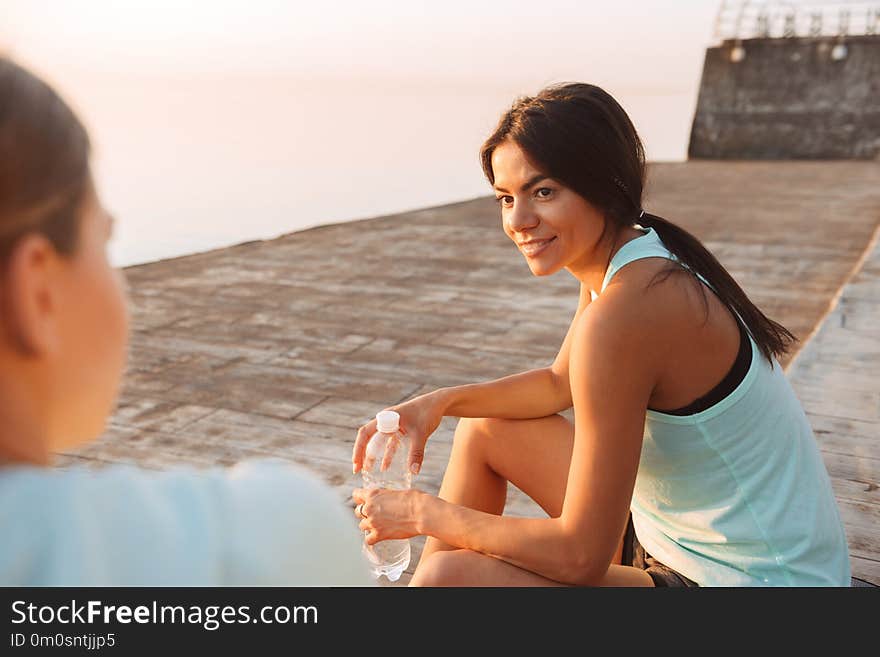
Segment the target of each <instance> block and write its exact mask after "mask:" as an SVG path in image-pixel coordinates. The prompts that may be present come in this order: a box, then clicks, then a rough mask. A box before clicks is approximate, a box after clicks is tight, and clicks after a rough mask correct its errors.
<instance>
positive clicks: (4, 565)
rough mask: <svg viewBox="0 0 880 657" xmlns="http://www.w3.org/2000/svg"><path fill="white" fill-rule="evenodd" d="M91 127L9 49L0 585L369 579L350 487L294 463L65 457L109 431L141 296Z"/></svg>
mask: <svg viewBox="0 0 880 657" xmlns="http://www.w3.org/2000/svg"><path fill="white" fill-rule="evenodd" d="M89 154H90V144H89V137H88V135H87V133H86V130H85V129H84V127H83V125H82V123H81V122H80V121H79V120H78V119H77V117H76V116H75V115H74V114H73V112H72V111H71V109H70V108H69V107H68V106H67V105H66V104H65V103H64V101H63V100H62V99H61V98H60V97H59V96H58V94H57V93H56V92H55V91H54V90H53V89H52V88H51V87H50V86H48V85H47V84H45V83H44V82H43V81H41V80H40V79H38V78H37V77H36V76H34V75H32V74H31V73H29V72H28V71H26V70H25V69H23V68H22V67H20V66H18V65H17V64H16V63H14V62H12V61H10V60H9V59H6V58H0V304H2V308H0V371H2V375H0V534H2V535H3V537H4V539H3V541H2V542H0V585H83V586H88V585H93V586H102V585H104V586H106V585H244V584H251V585H262V584H272V585H366V584H369V583H370V582H371V580H370V579H369V578H368V576H367V568H366V564H365V563H364V561H363V559H362V557H361V554H360V534H359V532H358V531H357V530H356V528H355V523H354V522H353V521H352V520H351V517H350V514H348V513H346V512H345V510H344V508H343V506H342V504H341V503H340V502H339V500H337V498H336V496H335V495H334V494H333V492H332V491H330V490H329V489H328V487H326V485H324V484H323V483H322V482H321V481H319V480H318V479H317V478H315V477H313V476H311V475H309V474H308V473H306V472H304V471H303V470H301V469H298V468H295V467H292V466H291V465H289V464H285V463H281V462H271V461H266V462H252V463H248V464H240V465H239V466H236V467H234V468H232V469H230V470H224V469H219V468H217V469H211V470H204V471H194V470H187V469H176V470H170V471H167V472H161V473H154V472H145V471H142V470H139V469H136V468H131V467H123V466H110V467H107V468H104V469H102V470H97V471H89V470H80V469H70V470H55V469H52V468H51V467H49V466H51V463H52V454H53V453H55V452H58V451H62V450H68V449H72V448H75V447H77V446H79V445H82V444H85V443H88V442H89V441H91V440H94V439H95V438H96V437H97V436H99V435H100V434H101V433H102V431H103V430H104V426H105V423H106V421H107V418H108V416H109V414H110V413H111V411H112V409H113V406H114V402H115V399H116V396H117V392H118V390H119V383H120V379H121V375H122V372H123V368H124V364H125V354H126V346H127V337H128V312H127V309H126V294H125V283H124V280H123V277H122V274H121V272H119V271H117V270H114V269H113V267H111V265H110V263H109V261H108V257H107V242H108V240H109V239H110V236H111V233H112V230H113V218H112V217H111V216H110V215H109V214H108V212H107V211H106V210H105V209H104V208H103V207H102V205H101V202H100V199H99V196H98V194H97V192H96V189H95V186H94V184H93V180H92V176H91V172H90V168H89Z"/></svg>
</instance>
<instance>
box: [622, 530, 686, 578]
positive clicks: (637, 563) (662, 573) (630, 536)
mask: <svg viewBox="0 0 880 657" xmlns="http://www.w3.org/2000/svg"><path fill="white" fill-rule="evenodd" d="M620 563H621V564H622V565H624V566H633V567H635V568H641V569H642V570H644V571H645V572H646V573H648V574H649V575H650V576H651V579H652V580H654V586H699V584H697V583H696V582H692V581H691V580H689V579H688V578H687V577H685V576H684V575H682V574H681V573H677V572H675V571H674V570H672V568H670V567H669V566H665V565H663V564H662V563H660V562H659V561H657V560H656V559H655V558H654V557H652V556H651V555H650V554H648V553H647V552H645V548H643V547H642V545H641V544H640V543H639V539H638V538H636V532H635V528H634V527H633V521H632V515H631V514H630V516H629V519H628V520H627V521H626V532H625V533H624V534H623V558H622V559H621V560H620Z"/></svg>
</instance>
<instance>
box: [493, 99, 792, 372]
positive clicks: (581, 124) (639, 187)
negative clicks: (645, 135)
mask: <svg viewBox="0 0 880 657" xmlns="http://www.w3.org/2000/svg"><path fill="white" fill-rule="evenodd" d="M507 139H511V140H513V141H514V142H515V143H516V144H517V145H518V146H519V147H520V148H522V149H523V150H524V151H525V152H526V153H527V154H528V156H529V158H530V159H531V160H532V161H533V163H534V164H535V166H537V167H538V168H539V169H541V170H542V171H543V172H544V173H546V174H547V175H548V176H550V177H551V178H554V179H555V180H558V181H559V182H561V183H562V184H564V185H565V186H567V187H569V188H570V189H572V190H574V191H575V192H577V193H578V194H580V195H581V196H582V197H583V198H585V199H586V200H587V201H588V202H589V203H590V204H591V205H593V206H594V207H595V208H597V209H598V210H599V211H601V212H602V214H603V215H604V216H605V217H606V219H607V222H606V231H607V230H609V229H610V230H611V231H612V232H613V235H612V238H613V239H616V237H617V234H619V232H620V231H621V230H623V229H624V228H626V227H627V226H632V225H634V224H636V223H638V224H640V225H642V226H644V227H645V228H648V227H650V228H653V229H654V230H655V231H656V232H657V235H658V236H659V237H660V239H661V240H662V241H663V243H664V244H665V245H666V248H668V249H669V251H670V252H672V253H673V254H674V255H675V256H676V257H677V258H678V259H679V260H680V261H681V263H683V264H684V265H685V266H686V267H687V269H689V270H690V271H691V272H692V273H695V274H699V275H701V276H702V277H703V278H705V279H706V280H707V281H708V282H709V284H710V285H711V286H712V287H713V288H714V290H715V292H716V294H717V295H718V298H719V299H720V300H721V301H722V303H724V304H725V305H726V306H727V307H728V308H729V309H730V310H732V311H735V312H736V313H738V314H739V316H740V317H742V319H743V322H745V325H746V327H747V328H748V330H749V332H750V333H751V335H752V337H753V338H754V340H755V342H756V343H757V345H758V347H759V348H760V350H761V353H763V354H764V356H765V357H766V358H767V360H768V361H770V363H771V364H772V362H773V356H781V355H782V354H784V353H785V352H786V351H787V350H788V348H789V346H790V345H791V343H793V342H794V341H795V340H796V338H795V337H794V335H792V334H791V333H790V332H789V331H788V330H787V329H786V328H785V327H784V326H782V325H781V324H778V323H777V322H774V321H773V320H771V319H768V318H767V317H766V316H765V315H764V314H763V313H762V312H761V311H760V310H758V308H757V307H756V306H755V305H754V304H753V303H752V302H751V301H750V300H749V298H748V296H747V295H746V293H745V292H744V291H743V289H742V288H741V287H740V286H739V285H738V284H737V282H736V281H735V280H733V277H732V276H731V275H730V274H729V273H728V272H727V270H726V269H725V268H724V267H723V266H722V265H721V263H719V262H718V260H717V259H716V258H715V256H713V255H712V254H711V253H710V252H709V250H708V249H706V247H705V246H703V245H702V243H701V242H700V241H699V240H698V239H697V238H696V237H694V236H693V235H691V234H690V233H689V232H687V231H686V230H684V229H683V228H680V227H679V226H676V225H675V224H673V223H672V222H670V221H667V220H666V219H663V218H662V217H658V216H656V215H653V214H648V213H642V194H643V190H644V186H645V175H646V167H645V151H644V147H643V146H642V142H641V139H639V136H638V133H637V132H636V129H635V127H634V126H633V124H632V121H630V119H629V117H628V116H627V114H626V112H625V111H624V110H623V108H622V107H621V106H620V105H619V104H618V103H617V101H616V100H614V98H612V97H611V96H610V95H609V94H608V93H607V92H605V91H604V90H602V89H600V88H599V87H596V86H594V85H590V84H581V83H573V84H564V85H559V86H553V87H548V88H547V89H544V90H543V91H541V92H540V93H539V94H538V95H537V96H533V97H524V98H521V99H519V100H517V101H516V102H515V103H514V104H513V106H512V107H511V108H510V109H509V110H508V111H507V112H506V113H505V114H504V115H503V116H502V117H501V120H500V121H499V123H498V127H497V128H496V129H495V132H493V133H492V135H491V136H490V137H489V138H488V139H487V140H486V142H485V143H484V144H483V147H482V149H481V150H480V161H481V163H482V166H483V172H484V173H485V174H486V177H487V178H488V179H489V182H490V183H492V184H494V183H495V175H494V172H493V171H492V153H493V152H494V150H495V148H497V147H498V145H499V144H501V143H502V142H504V141H505V140H507ZM603 237H604V235H603ZM670 271H681V269H680V267H679V266H678V265H674V266H673V267H672V268H671V270H670ZM700 289H701V290H702V292H703V294H704V295H705V294H706V291H705V288H704V286H702V285H701V286H700ZM704 298H705V297H704Z"/></svg>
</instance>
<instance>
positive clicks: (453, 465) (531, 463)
mask: <svg viewBox="0 0 880 657" xmlns="http://www.w3.org/2000/svg"><path fill="white" fill-rule="evenodd" d="M573 445H574V426H573V425H572V424H571V422H569V421H568V420H567V419H565V418H564V417H562V416H561V415H551V416H548V417H544V418H537V419H532V420H504V419H496V418H462V419H461V421H460V422H459V424H458V427H457V428H456V430H455V438H454V439H453V446H452V454H451V455H450V457H449V464H448V465H447V467H446V473H445V475H444V477H443V483H442V484H441V486H440V493H439V496H440V497H441V498H442V499H444V500H446V501H447V502H451V503H453V504H460V505H462V506H467V507H470V508H472V509H477V510H479V511H485V512H486V513H493V514H495V515H501V514H502V512H503V511H504V504H505V502H506V498H507V482H508V481H510V482H511V483H512V484H513V485H515V486H516V487H517V488H519V489H520V490H522V491H523V492H524V493H525V494H526V495H528V496H529V497H531V498H532V499H533V500H534V501H535V502H536V503H537V504H538V505H539V506H540V507H541V508H542V509H544V511H545V512H546V513H547V515H549V516H550V517H551V518H556V517H559V515H560V514H561V513H562V503H563V500H564V498H565V487H566V482H567V481H568V468H569V464H570V463H571V450H572V447H573ZM622 548H623V540H622V537H621V544H620V545H619V546H618V550H617V554H616V557H615V559H614V563H618V564H619V563H620V555H621V552H622ZM456 549H457V548H456V547H454V546H451V545H448V544H446V543H443V542H442V541H440V540H438V539H436V538H433V537H428V539H427V540H426V542H425V547H424V550H423V551H422V556H421V559H420V560H419V566H418V567H417V568H416V572H415V575H414V576H413V580H414V581H415V582H416V583H418V581H419V579H420V572H419V571H420V569H421V568H422V564H424V563H425V562H426V560H427V558H428V557H429V556H430V555H432V554H433V553H435V552H438V551H444V550H456ZM493 561H498V560H497V559H493ZM501 563H503V564H504V565H506V566H510V567H511V568H515V566H511V565H510V564H506V563H505V562H501ZM517 570H520V571H521V572H527V571H522V570H521V569H519V568H517ZM529 574H530V575H533V576H535V577H539V576H538V575H535V574H534V573H529ZM542 579H543V578H542ZM649 579H650V578H649ZM547 581H550V580H547Z"/></svg>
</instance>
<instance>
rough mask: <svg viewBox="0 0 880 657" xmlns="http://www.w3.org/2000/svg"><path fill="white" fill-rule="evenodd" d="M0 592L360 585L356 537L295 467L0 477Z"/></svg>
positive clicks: (34, 471) (25, 472)
mask: <svg viewBox="0 0 880 657" xmlns="http://www.w3.org/2000/svg"><path fill="white" fill-rule="evenodd" d="M0 532H2V534H3V540H2V541H0V585H12V586H17V585H29V586H44V585H52V586H120V585H127V586H216V585H231V586H237V585H251V586H262V585H272V586H351V585H363V586H367V585H370V584H373V583H374V582H373V581H372V580H371V579H370V577H369V575H368V571H367V566H366V562H365V561H364V560H363V559H362V558H361V557H360V542H361V535H360V533H359V532H358V531H357V529H356V527H355V526H354V522H352V519H351V512H350V511H347V510H346V509H345V507H344V505H343V504H341V503H340V501H339V500H338V499H337V498H336V495H335V494H333V492H332V491H331V490H329V489H328V488H327V486H326V484H324V483H323V482H322V481H320V480H319V479H318V478H317V477H315V476H313V475H311V474H310V473H308V472H307V471H305V470H303V469H301V468H300V467H297V466H293V465H290V464H287V463H283V462H276V461H252V462H244V463H240V464H238V465H236V466H234V467H232V468H229V469H224V468H213V469H206V470H194V469H190V468H177V469H172V470H168V471H164V472H149V471H145V470H142V469H139V468H134V467H130V466H111V467H107V468H104V469H103V470H97V471H92V470H89V469H86V468H75V469H70V470H48V469H46V468H39V467H20V466H19V467H4V468H0Z"/></svg>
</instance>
